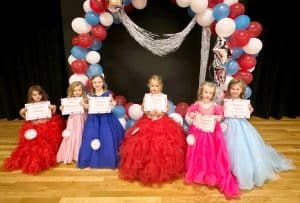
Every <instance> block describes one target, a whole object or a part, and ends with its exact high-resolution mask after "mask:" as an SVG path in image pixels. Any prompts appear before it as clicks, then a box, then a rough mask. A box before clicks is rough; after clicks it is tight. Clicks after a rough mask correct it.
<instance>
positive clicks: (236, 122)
mask: <svg viewBox="0 0 300 203" xmlns="http://www.w3.org/2000/svg"><path fill="white" fill-rule="evenodd" d="M245 90H246V84H245V82H244V81H242V80H239V79H232V80H231V81H230V83H229V84H228V91H227V98H229V99H233V100H240V99H243V98H244V95H245ZM249 110H250V112H252V111H253V108H252V106H251V105H249ZM224 122H225V123H226V125H227V129H226V131H225V132H224V136H225V140H226V143H227V148H228V152H229V156H230V161H231V168H232V172H233V174H234V175H235V176H236V177H237V179H238V182H239V187H240V188H241V189H246V190H249V189H252V188H253V187H254V186H262V185H263V184H264V182H265V181H266V180H274V179H276V177H277V176H276V174H275V173H276V172H280V171H286V170H290V169H292V168H293V164H292V163H291V161H289V160H288V159H286V158H285V157H284V156H283V155H282V154H280V153H278V152H276V150H275V149H274V148H272V147H271V146H270V145H267V144H265V143H264V141H263V139H262V137H261V136H260V134H259V133H258V132H257V130H256V129H255V128H254V127H253V126H252V125H251V124H250V123H249V122H248V120H247V119H246V118H225V121H224Z"/></svg>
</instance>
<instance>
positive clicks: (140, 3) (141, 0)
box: [131, 0, 147, 9]
mask: <svg viewBox="0 0 300 203" xmlns="http://www.w3.org/2000/svg"><path fill="white" fill-rule="evenodd" d="M131 3H132V6H133V7H134V8H136V9H144V8H145V7H146V6H147V0H132V1H131Z"/></svg>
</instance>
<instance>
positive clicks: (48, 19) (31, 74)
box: [0, 0, 300, 119]
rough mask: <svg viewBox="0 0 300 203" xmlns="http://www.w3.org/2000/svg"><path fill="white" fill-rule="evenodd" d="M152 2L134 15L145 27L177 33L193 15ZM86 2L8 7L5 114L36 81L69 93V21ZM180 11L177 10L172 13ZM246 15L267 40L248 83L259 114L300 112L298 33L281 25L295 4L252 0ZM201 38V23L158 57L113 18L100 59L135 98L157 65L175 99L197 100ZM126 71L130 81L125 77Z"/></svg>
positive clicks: (11, 114)
mask: <svg viewBox="0 0 300 203" xmlns="http://www.w3.org/2000/svg"><path fill="white" fill-rule="evenodd" d="M153 2H158V0H149V1H148V6H147V8H145V9H144V10H143V11H134V12H133V13H132V14H130V15H131V16H130V17H131V18H132V19H134V21H135V22H137V23H138V24H139V25H141V26H142V27H145V28H146V29H149V30H151V31H155V32H159V33H166V32H177V31H179V30H181V29H183V27H184V26H185V25H187V23H188V21H189V18H188V15H187V12H186V10H185V9H182V8H177V7H176V6H175V7H176V8H175V7H174V6H173V5H172V6H171V4H170V3H169V2H168V0H160V4H161V7H162V8H158V7H156V6H157V5H158V4H157V3H153ZM82 3H83V0H61V1H59V0H45V1H42V2H40V3H38V4H36V2H30V1H27V2H26V3H25V2H18V4H16V3H14V4H15V5H14V4H13V3H10V4H11V5H10V8H14V9H13V13H12V14H11V15H14V17H15V18H17V19H19V20H13V19H8V18H9V16H4V19H6V23H5V24H7V25H5V26H4V28H5V29H2V31H1V32H2V34H3V35H4V36H5V37H3V38H2V49H3V51H2V54H3V53H5V54H4V55H3V57H2V60H3V61H2V62H4V63H3V64H2V68H1V76H0V77H1V80H0V82H1V85H0V97H1V98H0V117H1V118H8V119H13V118H17V117H18V111H19V109H20V108H21V107H23V105H24V103H26V93H27V89H28V87H29V86H30V85H33V84H40V85H42V86H43V87H44V88H45V90H46V91H47V92H48V94H49V96H50V99H51V101H52V102H53V103H56V104H58V103H59V98H61V97H64V96H65V90H66V87H67V80H68V77H69V74H68V69H69V68H68V66H67V65H66V58H67V56H68V55H67V54H68V53H69V51H70V47H71V37H72V36H74V35H75V33H74V32H73V31H72V29H71V26H70V25H71V20H72V19H73V18H75V17H78V16H82V15H83V10H82ZM33 4H36V5H33ZM60 6H62V16H63V17H62V16H61V13H60ZM167 6H168V7H167ZM37 7H38V8H37ZM164 9H167V10H164ZM154 11H155V13H153V12H154ZM164 11H165V12H164ZM72 12H73V13H72ZM151 12H152V13H151ZM174 12H178V13H176V14H175V15H174ZM283 13H284V14H283ZM246 14H248V15H249V16H250V18H251V19H252V20H257V21H259V22H261V23H262V25H263V33H262V35H261V36H260V38H261V39H262V41H263V44H264V47H263V49H262V51H261V53H260V54H259V56H258V57H257V60H258V63H257V66H256V69H255V71H254V72H253V74H254V80H253V82H252V83H251V85H250V87H251V88H252V91H253V92H252V97H251V100H252V104H253V106H254V107H255V115H257V116H260V117H264V118H268V117H274V118H281V117H282V116H289V117H295V116H299V115H300V108H299V105H298V101H299V100H298V99H297V98H298V97H299V96H298V94H299V93H298V92H299V85H298V84H299V83H298V81H297V76H298V75H297V74H296V73H297V72H298V71H296V68H297V64H294V63H295V60H297V57H296V56H295V53H296V52H295V51H292V50H291V49H288V47H289V46H290V45H291V44H295V40H296V39H294V38H292V37H291V36H295V35H292V28H287V25H286V24H284V25H283V23H286V21H287V20H289V19H293V18H292V12H291V10H290V9H289V10H288V11H286V12H284V8H279V7H278V8H276V7H274V4H272V5H271V2H268V1H261V0H248V1H247V13H246ZM156 16H158V17H157V18H156ZM288 16H289V17H288ZM168 19H169V20H168ZM177 22H179V23H180V25H178V24H177ZM62 23H64V24H63V26H64V30H63V28H62ZM162 23H164V24H162ZM165 25H168V26H171V27H166V26H165ZM2 26H3V25H2ZM172 26H173V27H172ZM120 30H121V31H120ZM63 37H65V41H63ZM195 39H198V41H195ZM199 40H201V28H199V26H196V27H195V28H194V29H193V30H192V32H191V35H188V37H187V39H186V40H185V41H184V43H183V45H182V47H181V48H180V49H179V50H178V51H177V52H176V53H173V54H171V55H170V56H167V57H165V58H158V57H156V56H153V55H151V53H150V52H148V51H147V50H144V49H143V48H141V47H139V45H137V44H136V42H134V41H133V40H132V38H130V37H129V36H128V33H127V32H126V31H125V29H124V28H123V26H122V25H114V26H113V27H111V28H110V29H109V30H108V38H107V39H106V41H105V42H104V45H103V48H102V50H101V56H102V61H101V64H102V65H103V67H104V71H105V73H106V77H107V80H108V83H109V86H110V88H112V90H113V91H115V92H116V93H118V94H123V95H125V96H127V97H128V100H129V101H130V100H132V101H136V102H139V101H138V100H139V99H141V97H142V94H143V93H144V91H145V90H146V81H145V79H146V78H147V77H148V76H149V74H151V73H154V72H155V73H159V74H162V75H163V77H164V78H165V91H166V93H167V94H168V95H169V94H170V95H171V98H172V100H173V101H174V102H175V103H176V102H178V101H187V102H189V103H191V102H192V101H193V100H194V99H195V98H196V89H197V85H198V71H199V64H200V61H199V60H200V56H199V53H200V41H199ZM64 42H65V47H66V49H64ZM127 46H129V47H127ZM294 48H296V49H297V47H294ZM65 53H67V54H66V55H67V56H65ZM298 58H299V57H298ZM136 59H139V60H138V62H135V61H134V60H136ZM143 61H144V62H143ZM145 61H146V62H145ZM121 62H122V63H121ZM149 63H150V64H149ZM150 65H151V66H150ZM116 66H117V67H118V68H116ZM177 66H178V67H177ZM140 67H141V68H140ZM153 67H154V69H152V68H153ZM180 67H181V68H180ZM128 68H129V69H128ZM163 68H164V69H163ZM185 68H186V69H187V70H184V69H185ZM117 69H119V72H117ZM147 69H148V70H147ZM145 71H147V72H145ZM122 77H123V78H125V80H124V81H122V80H120V78H122ZM183 84H184V85H183Z"/></svg>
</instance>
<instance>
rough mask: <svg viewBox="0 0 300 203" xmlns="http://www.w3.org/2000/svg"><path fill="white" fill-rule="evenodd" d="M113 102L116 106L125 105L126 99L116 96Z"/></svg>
mask: <svg viewBox="0 0 300 203" xmlns="http://www.w3.org/2000/svg"><path fill="white" fill-rule="evenodd" d="M115 101H116V103H117V105H125V104H126V98H125V97H124V96H122V95H118V96H116V97H115Z"/></svg>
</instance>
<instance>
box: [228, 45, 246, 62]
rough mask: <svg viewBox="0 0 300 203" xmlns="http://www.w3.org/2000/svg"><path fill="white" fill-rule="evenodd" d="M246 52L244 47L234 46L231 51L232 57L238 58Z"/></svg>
mask: <svg viewBox="0 0 300 203" xmlns="http://www.w3.org/2000/svg"><path fill="white" fill-rule="evenodd" d="M243 54H244V50H243V49H242V48H237V47H235V48H233V49H232V52H231V58H232V59H238V58H240V56H242V55H243Z"/></svg>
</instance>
